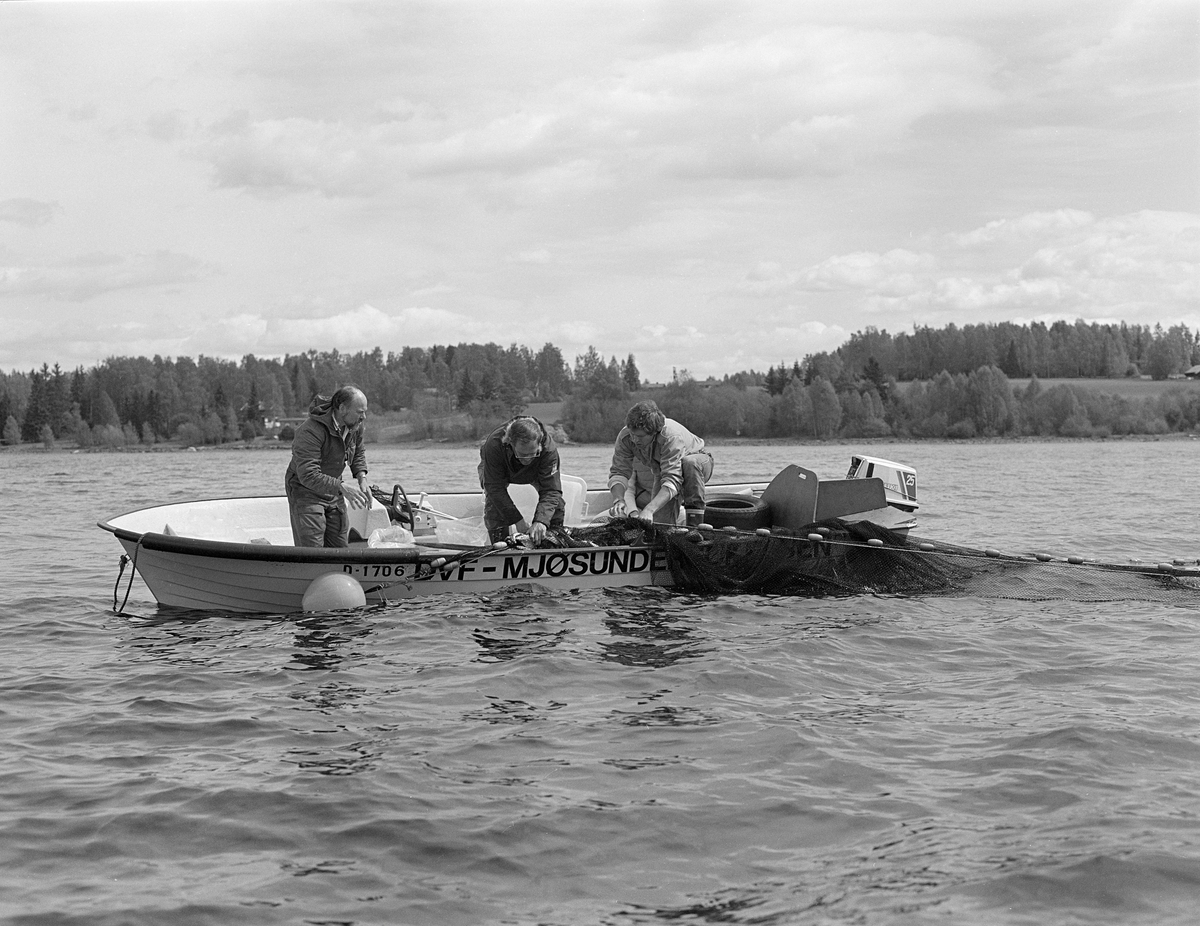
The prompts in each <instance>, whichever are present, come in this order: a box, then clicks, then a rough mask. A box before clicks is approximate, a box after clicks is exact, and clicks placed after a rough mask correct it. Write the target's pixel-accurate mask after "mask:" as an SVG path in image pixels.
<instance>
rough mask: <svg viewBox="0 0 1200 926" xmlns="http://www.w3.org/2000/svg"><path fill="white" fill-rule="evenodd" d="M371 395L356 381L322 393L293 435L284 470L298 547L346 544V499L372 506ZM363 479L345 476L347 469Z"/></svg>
mask: <svg viewBox="0 0 1200 926" xmlns="http://www.w3.org/2000/svg"><path fill="white" fill-rule="evenodd" d="M366 417H367V397H366V396H365V395H364V394H363V391H362V390H361V389H359V388H357V387H355V386H342V387H341V388H340V389H338V390H337V391H336V392H335V393H334V394H333V396H332V397H330V398H328V399H326V398H325V397H324V396H320V395H319V396H317V397H316V398H314V399H313V402H312V406H311V407H310V408H309V410H308V420H307V421H305V422H304V423H303V424H302V425H300V427H298V428H297V429H296V436H295V437H294V438H293V439H292V460H291V462H290V463H289V464H288V468H287V474H286V475H285V476H284V487H285V489H286V490H287V497H288V508H289V509H290V510H291V516H292V539H293V541H294V542H295V544H296V546H298V547H345V546H349V543H350V520H349V518H348V517H347V514H346V503H347V502H349V503H350V505H352V506H353V507H355V508H370V507H371V492H370V489H369V488H368V487H367V456H366V453H365V451H364V450H363V422H364V421H365V420H366ZM347 463H349V464H350V474H351V475H352V476H353V477H354V478H355V479H356V480H357V481H358V485H357V486H356V485H354V484H352V483H345V482H342V471H343V470H344V469H345V468H346V464H347Z"/></svg>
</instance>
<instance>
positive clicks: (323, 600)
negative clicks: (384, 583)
mask: <svg viewBox="0 0 1200 926" xmlns="http://www.w3.org/2000/svg"><path fill="white" fill-rule="evenodd" d="M366 603H367V596H366V594H365V593H364V592H363V588H362V586H361V585H359V584H358V582H357V581H355V580H354V579H353V578H351V577H350V576H348V575H346V573H344V572H327V573H325V575H323V576H318V577H317V578H315V579H313V580H312V582H310V583H309V584H308V588H306V589H305V590H304V598H303V599H302V600H301V607H303V608H304V610H305V611H338V610H341V609H342V608H361V607H362V606H363V605H365V604H366Z"/></svg>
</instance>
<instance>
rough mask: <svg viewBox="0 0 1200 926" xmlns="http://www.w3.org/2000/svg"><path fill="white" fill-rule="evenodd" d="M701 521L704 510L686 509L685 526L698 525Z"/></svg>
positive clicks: (702, 521)
mask: <svg viewBox="0 0 1200 926" xmlns="http://www.w3.org/2000/svg"><path fill="white" fill-rule="evenodd" d="M703 523H704V512H703V511H688V512H687V526H688V527H689V528H691V527H699V526H700V525H701V524H703Z"/></svg>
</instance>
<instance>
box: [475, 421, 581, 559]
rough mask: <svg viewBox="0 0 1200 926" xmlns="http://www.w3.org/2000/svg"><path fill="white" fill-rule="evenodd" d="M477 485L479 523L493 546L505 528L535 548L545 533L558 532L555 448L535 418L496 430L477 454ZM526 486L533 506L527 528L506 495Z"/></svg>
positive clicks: (561, 508) (560, 506) (560, 509)
mask: <svg viewBox="0 0 1200 926" xmlns="http://www.w3.org/2000/svg"><path fill="white" fill-rule="evenodd" d="M479 484H480V485H481V486H482V487H483V523H484V526H485V527H486V528H487V531H488V539H490V540H491V541H492V542H493V543H494V542H496V541H498V540H505V539H507V537H508V534H509V528H510V527H511V526H512V525H514V524H515V525H516V527H517V533H519V534H528V535H529V539H530V541H531V542H532V543H533V544H534V546H537V544H539V543H541V541H542V540H543V539H544V538H545V536H546V531H547V529H549V528H552V527H554V528H558V527H562V523H563V518H564V516H565V515H566V504H565V503H564V501H563V491H562V479H561V478H560V477H559V471H558V448H557V447H556V446H554V439H553V438H552V437H551V436H550V435H549V434H548V433H546V428H545V426H543V424H542V423H541V422H540V421H538V420H537V419H536V418H530V417H528V416H524V415H522V416H519V417H517V418H513V419H512V420H511V421H507V422H505V423H504V424H502V425H501V426H500V427H498V428H496V430H495V431H493V432H492V433H491V434H490V435H488V439H487V440H485V441H484V442H483V446H481V447H480V448H479ZM514 484H515V485H531V486H534V487H535V488H536V489H537V493H538V503H537V509H536V510H535V511H534V515H533V523H532V524H529V523H528V522H527V521H526V520H525V518H524V516H523V515H522V514H521V510H520V509H519V508H517V506H516V505H515V504H514V503H513V500H512V496H511V495H509V494H508V487H509V486H510V485H514Z"/></svg>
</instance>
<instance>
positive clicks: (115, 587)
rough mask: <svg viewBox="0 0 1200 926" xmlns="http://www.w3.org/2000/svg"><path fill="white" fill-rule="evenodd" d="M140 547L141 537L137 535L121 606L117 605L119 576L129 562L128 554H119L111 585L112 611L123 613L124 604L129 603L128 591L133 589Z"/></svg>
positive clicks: (119, 585) (119, 584) (123, 572)
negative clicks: (115, 576) (114, 580)
mask: <svg viewBox="0 0 1200 926" xmlns="http://www.w3.org/2000/svg"><path fill="white" fill-rule="evenodd" d="M141 548H142V539H141V538H140V537H139V538H138V542H137V545H136V546H135V547H134V548H133V560H132V562H133V568H132V569H130V570H129V584H128V585H127V586H126V587H125V600H124V601H122V602H121V606H120V607H119V608H118V607H117V591H118V589H120V587H121V576H123V575H124V574H125V567H126V566H127V565H128V564H129V563H130V559H129V554H128V553H122V554H121V563H120V568H119V569H118V570H117V581H116V583H115V584H114V585H113V613H114V614H123V613H124V612H125V605H126V604H128V603H129V593H130V592H131V591H133V577H134V576H135V575H136V574H137V555H138V550H140V549H141Z"/></svg>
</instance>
